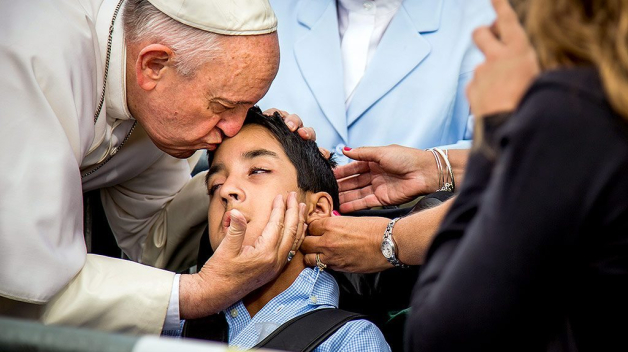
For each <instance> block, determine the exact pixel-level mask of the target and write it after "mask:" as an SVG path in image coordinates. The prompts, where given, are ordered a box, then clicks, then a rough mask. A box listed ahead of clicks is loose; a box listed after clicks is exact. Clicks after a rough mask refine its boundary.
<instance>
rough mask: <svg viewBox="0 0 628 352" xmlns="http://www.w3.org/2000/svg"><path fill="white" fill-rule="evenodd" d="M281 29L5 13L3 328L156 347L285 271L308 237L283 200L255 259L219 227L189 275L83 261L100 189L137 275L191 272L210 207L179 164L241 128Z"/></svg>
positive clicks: (211, 16) (229, 17) (0, 191)
mask: <svg viewBox="0 0 628 352" xmlns="http://www.w3.org/2000/svg"><path fill="white" fill-rule="evenodd" d="M275 29H276V19H275V17H274V14H273V12H272V10H271V8H270V6H269V5H268V3H267V2H266V1H265V0H256V1H251V0H248V1H244V0H235V1H228V2H227V1H221V0H203V1H201V0H196V1H172V0H170V1H167V0H128V1H126V2H125V1H124V0H82V1H79V0H76V1H58V0H55V1H50V0H33V1H24V2H22V1H15V2H4V3H2V5H1V7H0V30H1V31H2V34H1V35H0V62H2V63H3V64H2V67H1V68H0V72H1V77H2V83H1V85H0V93H1V94H0V117H1V119H2V123H1V125H2V128H0V145H1V147H2V152H0V169H1V170H2V173H1V174H0V314H9V315H19V316H27V317H32V318H37V319H41V320H42V321H44V322H45V323H55V324H68V325H77V326H86V327H91V328H98V329H105V330H109V331H123V332H134V333H159V332H160V331H161V330H162V329H168V328H171V327H174V326H177V325H178V323H179V318H194V317H199V316H204V315H208V314H210V313H215V312H218V311H220V310H221V309H224V308H225V307H227V306H228V305H230V304H232V303H234V302H236V301H237V300H238V299H240V298H242V297H243V296H244V295H246V294H247V293H248V292H250V291H251V290H253V289H255V288H257V287H259V286H261V285H262V284H264V283H266V282H268V281H270V280H271V279H272V278H273V277H274V276H275V275H276V274H277V273H278V272H279V271H280V270H281V268H282V267H283V265H284V264H285V263H286V262H287V255H288V252H289V251H290V250H291V248H293V247H296V246H298V245H299V241H300V240H301V239H302V237H303V234H304V232H305V230H304V226H303V216H304V215H303V214H302V212H301V213H300V212H299V204H297V201H296V198H295V197H294V195H287V199H284V197H285V196H286V195H283V197H282V196H281V195H278V197H277V198H276V199H275V202H274V203H273V210H272V214H271V215H270V219H268V226H267V227H266V229H265V231H264V233H263V235H262V236H261V239H260V240H259V241H257V242H256V243H255V244H254V246H247V247H242V239H243V237H244V233H245V230H246V223H242V222H241V221H235V220H234V221H233V222H230V221H229V219H227V220H226V221H225V223H224V226H225V227H226V228H227V227H228V236H227V237H226V239H225V241H224V242H223V244H222V245H221V246H220V248H218V250H217V251H216V254H215V256H214V257H213V258H212V259H211V260H210V261H209V262H208V263H207V264H206V265H205V266H204V267H203V268H202V270H201V271H200V273H199V274H195V275H181V276H178V275H177V276H175V274H174V273H172V272H168V271H164V270H160V269H155V268H152V267H149V266H144V265H141V264H137V263H133V262H131V261H122V260H116V259H111V258H105V257H100V256H95V255H89V254H86V247H85V242H84V239H83V211H82V192H85V191H88V190H94V189H101V190H102V191H101V196H102V199H103V206H104V208H105V211H106V214H107V218H108V220H109V222H110V224H111V227H112V229H113V231H114V233H115V235H116V239H117V242H118V244H119V246H120V247H121V248H122V249H123V250H124V252H125V253H126V254H127V255H128V256H129V257H130V258H131V259H133V260H135V261H139V262H141V263H144V264H150V265H153V266H158V267H163V268H169V269H172V270H176V269H182V268H186V267H188V266H189V265H190V264H191V263H192V262H193V260H192V259H191V258H193V257H194V255H195V253H196V252H195V246H196V243H198V242H197V240H196V239H198V236H199V235H200V233H201V232H202V231H203V229H204V226H205V224H206V219H207V206H208V199H207V193H206V191H205V190H204V185H203V181H202V180H203V177H204V176H203V175H199V177H197V178H194V179H190V176H189V171H190V170H189V166H188V163H187V162H186V160H182V159H180V158H187V157H189V156H191V155H192V154H193V153H194V152H195V151H196V150H198V149H201V148H206V149H210V150H212V149H214V148H216V145H217V144H219V143H220V142H221V141H222V138H223V137H224V136H227V137H231V136H233V135H235V134H236V133H237V132H238V130H239V129H240V128H241V126H242V123H243V121H244V118H245V115H246V111H247V110H248V108H249V107H251V106H253V104H254V103H255V102H257V101H258V100H259V99H260V98H261V97H262V96H263V95H264V94H265V93H266V91H267V90H268V87H269V85H270V83H271V81H272V80H273V78H274V77H275V74H276V72H277V66H278V63H279V56H278V50H279V48H278V44H277V37H276V34H275ZM286 123H287V124H288V125H289V126H292V129H293V130H294V129H295V128H297V127H298V126H299V125H300V124H301V122H300V120H299V119H298V118H297V117H296V116H289V117H287V118H286ZM301 135H302V136H303V137H304V138H307V137H308V136H311V137H312V138H314V134H313V130H311V129H303V130H302V131H301Z"/></svg>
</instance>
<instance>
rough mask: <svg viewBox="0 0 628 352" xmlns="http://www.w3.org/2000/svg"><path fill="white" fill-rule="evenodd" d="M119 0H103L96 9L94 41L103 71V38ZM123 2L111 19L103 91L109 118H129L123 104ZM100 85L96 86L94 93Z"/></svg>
mask: <svg viewBox="0 0 628 352" xmlns="http://www.w3.org/2000/svg"><path fill="white" fill-rule="evenodd" d="M118 2H119V0H105V1H103V3H102V5H101V8H100V10H99V12H98V17H97V19H96V31H97V36H98V44H99V48H100V55H101V58H102V61H101V62H102V65H103V67H102V72H103V73H104V71H105V64H106V59H107V41H108V40H109V26H110V25H111V20H112V18H113V14H114V13H115V9H116V6H117V5H118ZM123 9H124V5H122V7H121V8H120V10H119V11H118V15H117V17H116V20H115V22H114V29H113V36H112V44H111V55H110V59H109V71H108V76H107V89H106V92H105V102H106V106H107V115H108V117H109V118H111V117H114V118H115V119H119V120H129V119H132V118H133V116H131V113H130V112H129V108H128V105H127V97H126V45H125V42H124V25H123V19H122V12H123ZM101 89H102V87H98V90H97V91H98V94H99V98H100V92H101Z"/></svg>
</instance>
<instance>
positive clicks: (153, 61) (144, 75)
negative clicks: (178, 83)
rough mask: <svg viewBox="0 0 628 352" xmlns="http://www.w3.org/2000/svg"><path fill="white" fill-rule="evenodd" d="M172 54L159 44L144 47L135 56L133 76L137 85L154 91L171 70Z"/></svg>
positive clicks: (167, 48)
mask: <svg viewBox="0 0 628 352" xmlns="http://www.w3.org/2000/svg"><path fill="white" fill-rule="evenodd" d="M173 59H174V52H173V51H172V49H170V48H169V47H167V46H165V45H161V44H150V45H147V46H145V47H144V48H143V49H142V50H141V51H140V53H139V54H138V55H137V61H136V62H135V75H136V76H137V84H138V85H139V86H140V87H141V88H142V89H144V90H146V91H150V90H153V89H155V87H156V86H157V83H158V82H159V80H161V79H162V78H163V77H164V75H165V74H166V72H167V71H168V70H169V69H173V68H174V67H173Z"/></svg>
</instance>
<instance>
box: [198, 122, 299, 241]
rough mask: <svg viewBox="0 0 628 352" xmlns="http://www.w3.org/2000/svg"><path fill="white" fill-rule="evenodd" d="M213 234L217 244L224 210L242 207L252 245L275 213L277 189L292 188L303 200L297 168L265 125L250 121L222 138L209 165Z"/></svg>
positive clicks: (283, 191) (221, 235)
mask: <svg viewBox="0 0 628 352" xmlns="http://www.w3.org/2000/svg"><path fill="white" fill-rule="evenodd" d="M209 174H210V176H209V179H208V181H207V188H208V190H209V193H210V197H211V198H210V202H209V214H208V216H209V239H210V242H211V245H212V248H213V249H214V250H215V249H216V247H218V245H219V244H220V242H221V241H222V239H223V238H224V237H225V235H226V233H227V227H223V222H224V220H225V215H226V214H227V212H228V211H230V210H232V209H237V210H238V211H240V212H241V213H242V215H244V217H245V218H246V222H247V228H246V236H245V238H244V243H243V245H245V246H246V245H252V244H254V242H255V240H256V239H257V238H258V237H259V236H260V235H261V234H262V231H263V229H264V227H265V226H266V224H267V223H268V220H269V218H270V213H271V209H272V203H273V200H274V199H275V197H276V196H277V195H278V194H282V195H283V197H284V199H286V197H287V196H288V194H289V193H290V192H292V191H295V192H297V194H298V197H297V198H299V200H300V201H303V198H304V194H303V192H302V191H300V190H299V187H298V185H297V171H296V169H295V167H294V166H293V165H292V163H291V162H290V159H288V156H287V155H286V153H285V152H284V151H283V148H282V147H281V144H279V142H277V140H276V139H275V138H274V137H273V136H272V135H271V134H270V132H268V131H267V130H266V129H265V128H264V127H261V126H259V125H255V124H251V125H245V126H244V127H243V128H242V130H241V131H240V132H239V133H238V134H237V135H236V136H234V137H232V138H228V139H226V140H224V141H223V142H222V144H221V145H220V147H219V148H218V149H217V150H216V152H215V154H214V159H213V162H212V165H211V166H210V169H209Z"/></svg>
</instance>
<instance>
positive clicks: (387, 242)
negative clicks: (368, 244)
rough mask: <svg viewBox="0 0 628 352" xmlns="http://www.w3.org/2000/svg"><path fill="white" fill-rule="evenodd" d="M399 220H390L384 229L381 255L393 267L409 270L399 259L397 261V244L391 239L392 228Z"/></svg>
mask: <svg viewBox="0 0 628 352" xmlns="http://www.w3.org/2000/svg"><path fill="white" fill-rule="evenodd" d="M399 219H401V218H395V219H392V220H390V222H389V223H388V226H387V227H386V231H384V239H383V240H382V254H383V255H384V258H386V260H388V262H389V263H390V264H392V265H394V266H395V267H398V268H409V266H408V265H406V264H403V263H402V262H401V261H399V259H397V244H396V243H395V240H394V239H393V237H392V234H393V233H392V232H393V227H395V224H396V223H397V221H399Z"/></svg>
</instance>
